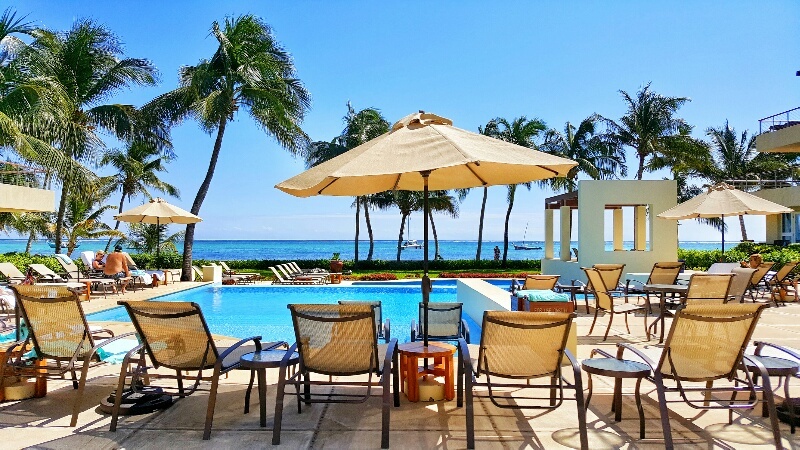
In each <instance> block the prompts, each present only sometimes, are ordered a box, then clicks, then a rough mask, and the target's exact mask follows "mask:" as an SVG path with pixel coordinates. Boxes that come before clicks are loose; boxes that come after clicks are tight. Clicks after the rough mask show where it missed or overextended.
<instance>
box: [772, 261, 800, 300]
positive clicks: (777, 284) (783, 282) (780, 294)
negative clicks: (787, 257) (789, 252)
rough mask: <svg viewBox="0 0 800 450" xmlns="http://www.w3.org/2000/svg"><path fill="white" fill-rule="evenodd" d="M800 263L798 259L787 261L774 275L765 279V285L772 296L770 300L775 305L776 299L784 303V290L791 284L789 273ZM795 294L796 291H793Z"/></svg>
mask: <svg viewBox="0 0 800 450" xmlns="http://www.w3.org/2000/svg"><path fill="white" fill-rule="evenodd" d="M798 264H800V261H789V262H787V263H786V264H784V265H783V266H781V268H780V269H778V271H777V272H775V275H773V276H772V278H770V279H769V280H767V286H769V290H770V295H771V297H772V301H774V302H775V306H778V301H781V302H782V303H783V304H784V305H786V301H785V299H786V291H787V290H788V288H789V287H790V286H792V279H791V277H790V275H791V273H792V272H793V271H794V269H795V268H796V267H797V265H798ZM795 296H797V292H795Z"/></svg>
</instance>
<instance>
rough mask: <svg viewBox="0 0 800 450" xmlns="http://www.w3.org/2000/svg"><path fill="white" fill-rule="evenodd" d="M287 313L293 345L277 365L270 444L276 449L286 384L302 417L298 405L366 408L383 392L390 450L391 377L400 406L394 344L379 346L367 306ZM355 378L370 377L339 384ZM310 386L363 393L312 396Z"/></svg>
mask: <svg viewBox="0 0 800 450" xmlns="http://www.w3.org/2000/svg"><path fill="white" fill-rule="evenodd" d="M288 308H289V310H290V311H291V313H292V322H293V323H294V333H295V337H296V339H297V341H296V343H295V344H294V345H292V346H291V347H290V348H289V351H288V352H287V353H286V356H285V357H284V359H283V361H281V365H280V371H279V374H278V388H277V394H276V400H275V422H274V428H273V431H272V444H273V445H277V444H280V439H281V421H282V417H283V399H284V395H285V391H286V385H287V384H288V385H293V386H294V387H295V391H296V394H297V410H298V413H299V412H302V403H305V404H306V405H309V404H311V403H364V402H366V401H367V400H368V399H369V398H370V397H371V396H372V388H373V387H381V389H382V414H381V419H382V427H381V430H382V431H381V448H388V447H389V414H390V409H391V404H392V398H391V389H390V377H391V378H392V379H393V381H394V405H395V406H400V373H399V368H398V367H399V365H398V353H397V339H391V340H390V341H389V343H388V344H378V339H377V332H376V330H375V310H374V307H373V306H372V305H369V304H347V305H313V304H303V305H301V304H293V305H288ZM295 351H297V353H298V354H299V355H300V363H299V368H298V370H297V372H295V373H294V374H293V375H291V376H289V377H288V378H287V373H288V372H287V369H288V365H289V358H290V357H291V355H292V354H293V353H294V352H295ZM312 373H313V374H320V375H324V376H325V378H327V379H328V380H324V379H316V380H312V379H311V374H312ZM390 374H391V375H390ZM356 375H368V378H367V381H360V382H359V381H350V382H348V381H340V380H339V379H338V378H339V377H349V376H356ZM375 376H377V377H378V378H379V379H378V380H377V381H373V377H375ZM334 377H336V378H334ZM301 386H302V389H301ZM312 386H328V387H330V386H350V387H353V386H362V387H365V392H364V393H363V394H358V393H341V392H330V391H328V390H324V391H317V392H315V391H316V390H315V389H312Z"/></svg>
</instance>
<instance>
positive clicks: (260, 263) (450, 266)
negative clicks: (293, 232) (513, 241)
mask: <svg viewBox="0 0 800 450" xmlns="http://www.w3.org/2000/svg"><path fill="white" fill-rule="evenodd" d="M131 256H133V257H134V260H136V255H131ZM162 256H164V255H162ZM210 263H214V264H217V263H219V261H208V260H202V259H200V260H197V259H196V260H194V262H193V264H194V265H196V266H202V265H208V264H210ZM284 263H286V260H283V259H281V260H277V259H265V260H254V259H250V260H240V261H227V264H228V266H229V267H230V268H231V269H232V270H244V269H255V270H269V267H270V266H275V265H277V264H284ZM329 263H330V260H329V259H306V260H298V261H297V265H299V266H300V268H302V269H313V268H317V267H319V268H323V269H327V268H328V265H329ZM506 265H507V269H510V270H523V271H524V270H530V271H535V272H538V271H539V270H541V267H542V262H541V261H539V260H538V259H525V260H509V261H508V262H507V264H506ZM428 268H429V269H430V270H435V271H440V270H446V271H468V270H499V269H501V265H500V262H499V261H493V260H488V259H485V260H480V261H475V260H474V259H444V260H437V261H430V262H429V264H428ZM353 269H358V270H380V271H407V270H421V269H422V261H394V260H382V259H378V260H374V261H359V262H358V266H355V265H354V264H353V261H351V260H344V270H353Z"/></svg>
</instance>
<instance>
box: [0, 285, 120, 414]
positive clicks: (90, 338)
mask: <svg viewBox="0 0 800 450" xmlns="http://www.w3.org/2000/svg"><path fill="white" fill-rule="evenodd" d="M12 289H13V290H14V293H15V295H16V302H17V306H18V307H19V310H20V312H21V313H22V318H23V319H24V320H25V324H26V326H27V329H28V333H27V336H26V337H25V338H24V339H22V340H20V341H17V342H13V343H7V344H6V345H7V347H6V348H5V349H4V350H5V353H4V355H3V357H2V358H3V359H2V360H0V363H1V364H0V380H3V379H4V377H8V376H21V377H28V378H30V377H35V376H44V377H47V378H58V379H63V377H64V375H66V374H67V373H70V374H71V375H72V387H73V388H74V389H77V390H78V392H77V394H76V397H75V402H74V403H73V406H72V419H71V420H70V425H69V426H71V427H74V426H76V425H77V423H78V414H79V413H80V411H81V402H82V400H83V392H84V388H85V386H86V380H87V377H88V372H89V369H90V368H92V367H95V366H98V365H101V364H104V363H103V362H102V361H101V360H100V358H99V356H98V354H97V352H98V350H99V349H101V348H102V347H104V346H106V345H108V344H109V343H111V342H113V341H116V340H118V339H121V338H124V337H132V336H134V333H125V334H121V335H118V336H114V334H113V333H112V332H111V331H109V330H104V329H99V328H96V327H95V328H92V327H90V326H89V324H88V323H87V322H86V315H85V314H84V313H83V308H82V307H81V302H80V300H79V299H78V296H77V295H76V294H75V293H74V292H72V291H71V290H69V289H68V288H67V287H66V286H53V285H48V284H40V285H21V286H14V287H12ZM100 336H108V337H109V338H108V339H106V340H104V341H103V342H100V343H96V342H95V338H99V337H100ZM15 348H23V349H27V348H32V349H33V353H26V352H20V351H16V352H14V351H12V350H13V349H15ZM79 371H80V379H78V377H77V372H79Z"/></svg>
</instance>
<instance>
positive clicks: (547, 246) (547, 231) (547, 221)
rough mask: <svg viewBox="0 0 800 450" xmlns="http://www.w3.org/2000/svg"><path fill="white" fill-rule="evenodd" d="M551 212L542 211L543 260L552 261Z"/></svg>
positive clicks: (547, 210)
mask: <svg viewBox="0 0 800 450" xmlns="http://www.w3.org/2000/svg"><path fill="white" fill-rule="evenodd" d="M553 247H554V240H553V210H552V209H545V210H544V258H545V259H553Z"/></svg>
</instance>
